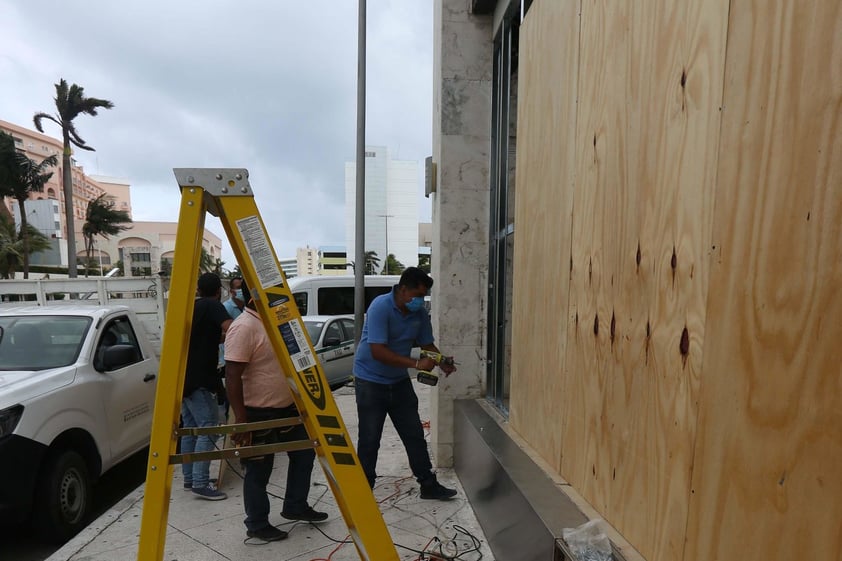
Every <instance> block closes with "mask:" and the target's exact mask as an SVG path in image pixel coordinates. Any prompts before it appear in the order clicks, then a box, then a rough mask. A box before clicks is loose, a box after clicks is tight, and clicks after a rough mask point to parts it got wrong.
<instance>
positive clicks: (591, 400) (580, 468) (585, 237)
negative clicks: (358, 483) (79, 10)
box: [561, 2, 628, 512]
mask: <svg viewBox="0 0 842 561" xmlns="http://www.w3.org/2000/svg"><path fill="white" fill-rule="evenodd" d="M608 4H609V3H608V2H596V3H583V4H582V12H581V24H580V25H581V39H580V68H581V69H582V70H581V72H580V75H579V91H578V99H579V104H578V112H577V127H576V167H575V170H576V171H575V173H576V183H575V189H574V198H573V233H572V249H571V253H572V268H571V273H570V274H571V281H570V308H571V310H570V311H571V315H570V323H569V331H568V339H567V346H568V355H567V359H566V361H567V365H568V367H567V370H566V372H565V378H566V384H567V387H568V391H567V393H566V394H565V396H564V411H565V419H564V422H563V425H562V435H563V436H562V441H563V450H562V459H561V464H562V471H561V474H562V476H563V477H565V478H566V479H568V480H569V481H570V482H571V483H572V484H573V486H574V487H575V488H576V489H577V491H579V492H580V493H581V494H582V495H583V496H585V498H587V499H588V500H589V501H590V502H591V503H592V504H593V505H594V507H595V508H596V509H597V510H599V511H600V512H606V511H607V509H608V504H609V493H610V480H611V460H610V454H611V450H610V435H609V428H608V427H607V426H606V423H605V421H606V417H607V414H608V410H609V409H610V407H611V404H610V395H609V388H610V386H611V380H612V378H613V377H614V370H615V364H614V357H613V356H612V344H611V340H610V329H611V313H612V309H613V308H614V304H615V301H614V300H615V299H614V297H615V288H616V285H615V282H616V280H617V278H616V275H617V263H618V259H619V257H618V254H617V251H618V244H617V241H616V240H617V237H618V231H617V224H618V218H619V214H618V213H619V211H620V204H621V203H620V201H619V193H620V191H619V189H620V185H621V183H623V177H622V174H623V170H622V169H621V167H620V166H619V161H620V159H619V157H618V154H619V153H620V152H621V151H622V144H623V136H624V133H625V126H624V125H623V123H622V122H620V121H619V120H618V118H619V117H620V115H619V112H618V110H617V107H616V105H615V102H614V97H615V96H616V95H617V94H618V92H621V91H622V90H623V89H624V82H625V78H624V74H625V71H624V67H625V60H624V55H625V49H626V43H627V28H626V25H625V23H624V21H623V17H622V16H625V14H626V13H627V9H628V8H627V6H626V5H625V4H617V5H616V6H613V7H611V6H609V5H608ZM610 13H615V14H617V15H618V17H616V18H611V17H609V14H610ZM585 68H587V69H588V70H587V71H585V70H584V69H585Z"/></svg>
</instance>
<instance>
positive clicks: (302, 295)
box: [292, 292, 307, 316]
mask: <svg viewBox="0 0 842 561" xmlns="http://www.w3.org/2000/svg"><path fill="white" fill-rule="evenodd" d="M292 297H293V298H294V299H295V305H296V306H297V307H298V313H299V314H301V315H302V316H306V315H307V293H306V292H294V293H293V295H292Z"/></svg>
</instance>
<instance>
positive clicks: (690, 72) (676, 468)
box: [604, 0, 728, 560]
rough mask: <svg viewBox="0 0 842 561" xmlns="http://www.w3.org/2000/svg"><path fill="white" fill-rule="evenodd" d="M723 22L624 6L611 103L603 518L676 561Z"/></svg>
mask: <svg viewBox="0 0 842 561" xmlns="http://www.w3.org/2000/svg"><path fill="white" fill-rule="evenodd" d="M727 13H728V12H727V4H726V3H724V2H721V1H719V0H715V1H708V0H696V1H694V2H683V3H676V2H672V1H670V0H653V1H650V2H646V3H644V4H640V3H633V4H631V5H630V12H629V14H628V17H627V19H626V20H625V21H626V22H627V25H628V27H629V34H628V49H627V52H628V55H627V58H626V60H627V63H628V66H627V71H626V73H625V79H626V84H625V87H624V88H622V89H621V90H620V95H618V96H616V97H615V98H614V99H613V100H612V101H613V102H614V110H615V111H616V112H617V113H618V117H617V120H618V121H620V122H622V123H624V124H625V126H626V130H625V137H624V138H623V139H622V140H623V142H622V145H621V146H620V148H619V149H618V150H617V153H616V157H617V158H618V161H619V162H620V163H619V165H620V166H622V174H621V176H622V180H623V181H622V182H621V183H620V197H619V200H620V201H623V204H622V206H623V208H622V210H621V211H620V212H619V214H618V229H619V231H620V233H619V235H618V236H617V244H618V255H619V263H618V264H617V270H618V274H617V280H618V282H617V294H616V300H615V305H614V308H615V309H614V310H613V311H612V317H613V318H615V323H616V328H615V331H616V333H615V335H614V340H615V344H614V347H613V357H614V364H615V366H616V368H615V369H614V372H613V376H612V377H611V379H610V387H609V389H608V391H609V396H610V397H609V399H610V406H609V408H608V409H607V412H606V420H605V425H606V429H607V432H606V433H604V434H605V438H606V439H608V441H609V447H610V450H611V453H610V459H611V466H610V471H611V480H610V492H609V495H608V496H609V499H608V501H609V505H608V509H607V511H606V513H605V515H606V516H607V517H608V519H609V520H611V522H612V524H614V525H615V526H616V527H617V528H618V529H620V531H621V532H622V533H623V534H624V535H625V536H626V537H627V538H628V539H629V540H630V541H631V542H632V543H634V544H635V546H636V547H637V548H638V549H639V550H640V551H641V553H642V554H643V555H644V556H645V557H647V558H649V559H670V560H672V559H681V558H682V555H683V547H684V535H685V530H686V520H687V515H688V510H689V496H690V477H691V473H692V465H693V445H694V442H695V434H696V428H697V427H696V419H697V402H698V393H699V383H700V376H701V358H702V343H703V341H704V331H705V323H704V319H705V306H706V297H707V287H708V270H707V260H706V255H707V246H708V241H709V239H710V232H711V228H712V216H713V211H712V207H713V193H714V187H715V170H716V157H717V143H718V133H719V113H718V111H717V110H716V108H718V106H719V105H720V103H721V95H722V67H723V64H724V56H725V37H726V31H727ZM611 17H617V14H616V13H615V12H614V11H613V10H612V13H611ZM638 256H639V257H638Z"/></svg>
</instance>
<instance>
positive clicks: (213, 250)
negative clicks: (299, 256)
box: [0, 120, 222, 276]
mask: <svg viewBox="0 0 842 561" xmlns="http://www.w3.org/2000/svg"><path fill="white" fill-rule="evenodd" d="M0 130H2V131H4V132H6V133H8V134H10V135H12V137H13V138H14V140H15V145H16V146H17V148H18V149H19V150H21V151H23V152H24V153H25V154H26V155H27V157H29V158H30V159H32V160H35V161H42V160H43V159H44V158H46V157H48V156H51V155H56V156H57V157H58V159H59V163H58V166H56V168H55V173H54V174H53V176H52V177H51V178H50V179H49V181H47V183H46V185H45V186H44V190H43V192H41V193H30V196H29V199H30V201H44V202H43V203H29V204H27V205H26V206H27V218H28V219H29V222H31V223H32V224H33V225H34V226H35V227H36V228H38V229H39V230H41V231H42V232H43V233H44V234H45V235H46V236H47V237H48V238H52V239H53V240H54V243H53V245H54V250H53V251H52V252H50V251H48V252H44V254H43V255H38V254H36V255H33V261H32V262H33V264H42V265H63V266H67V263H68V259H67V247H66V243H65V242H64V240H65V239H66V235H67V234H66V232H67V226H66V224H65V217H64V192H63V190H62V187H61V177H62V168H61V165H62V162H61V155H62V151H63V149H64V148H63V146H62V143H61V141H60V140H57V139H55V138H52V137H49V136H47V135H44V134H41V133H39V132H37V131H34V130H30V129H26V128H24V127H21V126H18V125H15V124H12V123H9V122H7V121H3V120H0ZM71 171H72V177H73V211H74V212H73V215H74V227H75V228H74V229H75V230H76V256H77V259H79V260H80V262H81V261H83V260H84V258H85V240H84V238H83V236H82V226H83V225H84V223H85V212H86V210H87V207H88V203H90V201H92V200H94V199H95V198H97V197H99V196H100V195H103V194H104V195H106V196H107V197H108V198H109V199H110V200H112V201H113V202H114V206H115V208H116V209H117V210H124V211H126V212H128V213H129V216H131V215H132V204H131V185H130V183H129V180H128V179H121V178H114V177H106V176H101V175H87V174H85V170H84V169H83V168H82V166H77V165H75V164H74V165H73V168H72V170H71ZM50 200H52V201H58V203H59V206H58V212H56V205H54V204H50V203H48V202H47V201H50ZM2 204H3V205H4V206H5V207H6V208H7V209H8V210H9V212H10V213H11V214H12V215H13V216H16V217H17V220H16V222H18V224H19V217H18V209H17V206H18V205H17V201H15V200H14V199H11V198H9V197H7V198H5V199H4V200H3V201H2ZM176 227H177V224H176V223H175V222H133V223H132V227H131V228H129V229H128V230H126V231H124V232H121V233H120V234H119V235H118V236H113V237H111V238H109V239H107V240H106V239H103V238H98V239H96V240H95V246H94V252H93V255H92V257H93V260H94V261H95V262H96V263H98V264H99V263H101V265H102V268H103V269H105V270H106V271H107V270H108V269H109V268H110V266H111V265H113V264H115V263H116V262H117V261H121V260H122V261H123V263H124V265H125V268H124V270H125V274H126V276H138V275H146V274H153V273H157V272H159V271H160V270H161V269H162V268H164V269H166V267H167V266H168V265H167V263H164V262H163V261H168V262H169V265H171V264H172V256H173V251H174V249H175V234H176ZM202 245H203V247H204V248H205V251H207V253H208V255H210V256H211V258H212V259H220V258H221V255H222V240H221V239H220V238H219V237H218V236H217V235H216V234H213V233H212V232H209V231H208V230H207V229H205V232H204V236H203V240H202ZM39 257H40V259H39ZM162 260H163V261H162Z"/></svg>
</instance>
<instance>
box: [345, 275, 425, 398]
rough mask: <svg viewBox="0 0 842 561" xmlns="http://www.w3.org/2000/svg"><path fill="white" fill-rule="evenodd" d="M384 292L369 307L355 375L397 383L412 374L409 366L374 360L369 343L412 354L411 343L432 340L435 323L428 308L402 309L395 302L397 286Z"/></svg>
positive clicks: (416, 343) (414, 344) (376, 380)
mask: <svg viewBox="0 0 842 561" xmlns="http://www.w3.org/2000/svg"><path fill="white" fill-rule="evenodd" d="M396 289H397V286H395V287H394V288H392V292H390V293H388V294H381V295H380V296H378V297H377V298H375V299H374V300H372V302H371V305H370V306H369V307H368V312H367V313H366V318H365V323H364V324H363V333H362V337H361V339H360V344H359V346H358V347H357V353H356V356H355V357H354V376H356V377H357V378H360V379H361V380H367V381H369V382H376V383H378V384H394V383H397V382H400V381H402V380H404V379H406V377H407V376H408V375H409V373H408V372H407V370H406V368H402V367H399V366H389V365H386V364H383V363H382V362H380V361H377V360H374V357H373V356H371V346H370V344H369V343H381V344H384V345H386V346H387V347H389V349H391V350H392V351H394V352H396V353H397V354H399V355H402V356H409V354H410V351H412V347H417V346H423V345H430V344H432V343H433V341H434V339H433V326H432V324H431V323H430V316H429V314H428V313H427V310H426V309H424V308H421V309H420V310H418V311H417V312H409V313H408V314H407V315H403V313H401V310H400V308H398V306H397V304H395V290H396Z"/></svg>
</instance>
